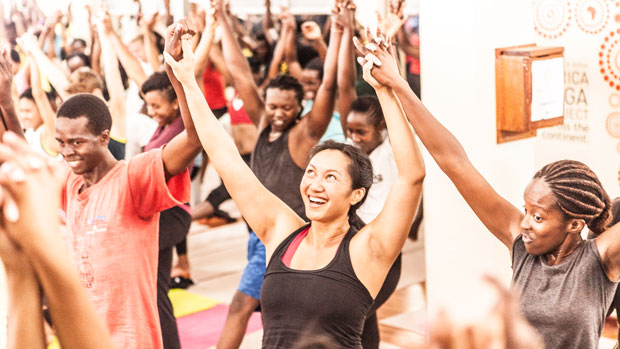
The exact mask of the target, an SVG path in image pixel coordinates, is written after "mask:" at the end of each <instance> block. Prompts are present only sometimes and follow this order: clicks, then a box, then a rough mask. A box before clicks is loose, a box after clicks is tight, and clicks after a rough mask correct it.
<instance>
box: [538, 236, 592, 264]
mask: <svg viewBox="0 0 620 349" xmlns="http://www.w3.org/2000/svg"><path fill="white" fill-rule="evenodd" d="M582 242H583V239H582V238H581V235H579V234H571V233H569V234H568V235H567V236H566V239H564V242H562V245H560V247H559V248H558V249H557V250H555V251H553V252H551V253H549V254H546V255H545V257H546V258H547V265H550V266H551V265H556V264H560V263H561V262H562V261H564V260H565V259H566V258H567V257H568V256H570V255H571V254H572V253H573V252H575V250H576V249H577V247H579V245H581V243H582Z"/></svg>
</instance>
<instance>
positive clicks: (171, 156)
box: [162, 19, 204, 180]
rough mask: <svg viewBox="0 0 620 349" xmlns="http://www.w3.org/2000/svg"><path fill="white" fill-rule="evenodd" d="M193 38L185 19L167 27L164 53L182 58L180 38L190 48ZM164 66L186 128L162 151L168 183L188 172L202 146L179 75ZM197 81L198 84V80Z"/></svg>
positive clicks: (192, 28)
mask: <svg viewBox="0 0 620 349" xmlns="http://www.w3.org/2000/svg"><path fill="white" fill-rule="evenodd" d="M194 35H196V29H195V27H194V26H193V24H192V23H191V22H189V21H187V22H186V21H185V20H184V19H182V20H180V21H179V22H178V23H176V24H174V25H171V26H170V27H168V30H167V32H166V49H165V51H166V52H167V53H168V54H169V55H172V56H173V57H176V58H177V59H180V58H181V57H183V51H182V49H181V38H182V37H186V38H187V39H186V40H185V41H184V42H185V43H186V45H191V44H190V43H189V42H190V40H191V38H192V37H193V36H194ZM190 51H191V50H190ZM192 54H193V53H192ZM192 57H193V56H192ZM192 62H193V60H192ZM164 66H165V70H166V74H167V75H168V78H169V79H170V82H171V83H172V87H173V88H174V92H175V93H176V95H177V101H178V102H179V109H180V111H181V118H183V125H184V126H185V131H183V132H181V133H180V134H178V135H177V136H176V137H174V138H173V139H172V140H170V142H168V144H167V145H166V146H165V147H164V150H163V152H162V160H163V162H164V170H165V171H166V180H168V179H170V178H172V177H174V176H176V175H177V174H179V173H181V172H183V171H185V169H186V168H187V166H189V164H190V163H192V162H193V161H194V159H195V158H196V156H197V155H198V153H200V150H201V149H202V147H201V145H200V139H199V138H198V134H197V133H196V128H195V127H194V122H193V121H192V117H191V115H190V112H189V106H188V104H187V98H186V96H185V91H184V90H183V86H182V85H181V83H180V82H179V80H178V79H177V78H176V76H174V73H173V72H172V68H171V67H170V66H169V65H168V64H165V65H164ZM192 68H193V67H192ZM194 81H196V78H195V77H194ZM203 99H204V95H203Z"/></svg>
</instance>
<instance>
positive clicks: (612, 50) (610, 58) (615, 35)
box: [598, 29, 620, 102]
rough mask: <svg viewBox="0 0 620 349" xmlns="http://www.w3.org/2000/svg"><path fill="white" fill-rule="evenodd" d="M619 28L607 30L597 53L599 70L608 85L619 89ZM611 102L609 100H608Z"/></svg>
mask: <svg viewBox="0 0 620 349" xmlns="http://www.w3.org/2000/svg"><path fill="white" fill-rule="evenodd" d="M619 43H620V29H616V30H614V31H611V32H609V34H607V35H606V36H605V38H604V39H603V43H602V44H601V46H600V50H599V53H598V64H599V71H600V72H601V74H602V75H603V79H604V80H605V83H606V84H608V85H609V87H611V88H614V89H616V90H617V91H620V45H619ZM610 102H611V101H610Z"/></svg>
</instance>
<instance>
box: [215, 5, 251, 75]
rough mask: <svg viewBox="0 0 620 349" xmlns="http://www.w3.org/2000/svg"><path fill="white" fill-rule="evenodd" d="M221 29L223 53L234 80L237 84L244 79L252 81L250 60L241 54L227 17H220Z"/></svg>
mask: <svg viewBox="0 0 620 349" xmlns="http://www.w3.org/2000/svg"><path fill="white" fill-rule="evenodd" d="M219 23H220V27H221V28H222V51H223V53H224V59H225V60H226V62H227V63H228V64H227V66H228V70H229V72H230V76H231V78H232V80H233V84H237V83H238V82H239V81H241V80H244V79H250V81H252V70H251V69H250V64H249V63H248V60H247V59H246V58H245V57H244V56H243V53H241V48H240V47H239V44H238V43H237V40H236V39H235V35H234V34H233V31H232V28H231V27H230V23H229V19H228V17H227V16H226V15H220V16H219Z"/></svg>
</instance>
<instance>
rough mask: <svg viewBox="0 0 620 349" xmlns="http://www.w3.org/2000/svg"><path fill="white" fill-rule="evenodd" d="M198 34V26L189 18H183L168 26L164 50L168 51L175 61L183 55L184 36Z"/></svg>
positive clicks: (188, 36) (190, 36) (189, 36)
mask: <svg viewBox="0 0 620 349" xmlns="http://www.w3.org/2000/svg"><path fill="white" fill-rule="evenodd" d="M194 35H196V26H195V25H194V23H193V22H192V21H191V20H189V19H181V20H179V21H177V22H176V23H175V24H173V25H171V26H169V27H168V30H167V31H166V46H165V48H164V51H165V52H167V53H168V54H169V55H170V56H172V58H174V60H175V61H178V60H180V59H181V58H182V57H183V49H182V42H181V39H182V38H184V39H185V38H192V37H193V36H194ZM190 51H191V50H190Z"/></svg>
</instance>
